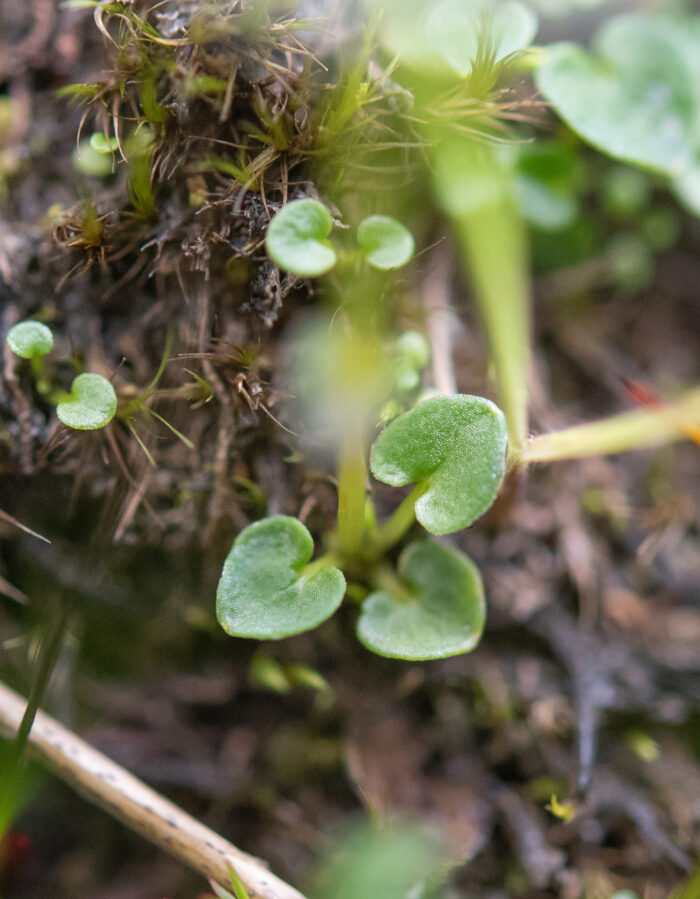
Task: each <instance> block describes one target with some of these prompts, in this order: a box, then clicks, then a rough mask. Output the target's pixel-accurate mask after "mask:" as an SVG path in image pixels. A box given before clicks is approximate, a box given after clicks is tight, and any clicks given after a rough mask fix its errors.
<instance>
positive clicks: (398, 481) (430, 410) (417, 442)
mask: <svg viewBox="0 0 700 899" xmlns="http://www.w3.org/2000/svg"><path fill="white" fill-rule="evenodd" d="M506 444H507V433H506V425H505V419H504V417H503V413H502V412H501V410H500V409H499V408H498V407H497V406H495V405H494V404H493V403H492V402H490V401H489V400H487V399H484V398H483V397H479V396H468V395H464V394H460V395H456V396H436V397H433V398H432V399H427V400H425V401H424V402H422V403H420V404H419V405H417V406H415V407H414V408H413V409H411V410H410V411H409V412H405V413H404V414H403V415H400V416H399V417H398V418H397V419H395V420H394V421H392V422H391V424H390V425H389V426H388V427H387V428H385V430H384V431H382V433H381V434H380V435H379V437H378V438H377V439H376V440H375V442H374V445H373V446H372V450H371V453H370V467H371V469H372V474H373V475H374V476H375V477H376V478H377V480H379V481H382V482H383V483H385V484H390V485H391V486H392V487H403V486H405V485H406V484H416V490H415V491H414V492H415V493H416V495H417V499H416V501H415V514H416V518H417V519H418V521H419V522H420V523H421V524H422V525H423V527H424V528H425V529H426V530H428V531H430V532H431V533H432V534H450V533H452V532H453V531H459V530H461V529H462V528H466V527H468V526H469V525H470V524H472V522H474V521H475V520H476V519H477V518H478V517H479V516H480V515H483V513H484V512H485V511H486V510H487V509H488V508H489V506H491V505H492V503H493V501H494V500H495V498H496V495H497V493H498V489H499V487H500V485H501V481H502V480H503V476H504V473H505V453H506Z"/></svg>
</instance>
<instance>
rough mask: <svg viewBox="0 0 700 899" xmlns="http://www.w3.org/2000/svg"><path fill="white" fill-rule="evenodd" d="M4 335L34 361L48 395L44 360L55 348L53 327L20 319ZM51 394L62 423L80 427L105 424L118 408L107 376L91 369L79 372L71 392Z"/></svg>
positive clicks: (39, 387) (36, 374)
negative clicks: (56, 395)
mask: <svg viewBox="0 0 700 899" xmlns="http://www.w3.org/2000/svg"><path fill="white" fill-rule="evenodd" d="M5 339H6V342H7V345H8V346H9V348H10V349H11V350H12V352H13V353H15V355H17V356H19V357H20V358H22V359H29V361H30V362H31V364H32V372H33V373H34V377H35V379H36V387H37V390H38V391H39V392H40V393H42V394H45V395H50V394H52V390H51V382H50V381H49V379H48V378H47V377H46V373H45V370H44V361H43V357H44V356H46V355H48V353H50V352H51V350H52V348H53V333H52V331H51V329H50V328H49V327H47V325H44V324H42V323H41V322H35V321H24V322H19V323H18V324H16V325H15V326H14V327H12V328H10V330H9V332H8V334H7V337H6V338H5ZM49 398H50V400H51V402H55V403H57V405H56V414H57V415H58V417H59V419H60V420H61V421H62V422H63V424H64V425H67V426H68V427H69V428H75V429H76V430H78V431H93V430H96V429H97V428H104V427H105V425H107V424H109V422H110V421H111V420H112V419H113V418H114V415H115V413H116V411H117V395H116V393H115V392H114V387H112V385H111V383H110V382H109V381H108V380H107V378H103V377H102V375H98V374H94V373H92V372H84V373H83V374H81V375H78V377H77V378H75V379H74V381H73V384H72V385H71V390H70V393H68V394H66V393H61V394H59V395H58V397H57V398H54V397H53V396H50V397H49Z"/></svg>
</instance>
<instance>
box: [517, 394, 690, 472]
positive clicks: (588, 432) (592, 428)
mask: <svg viewBox="0 0 700 899" xmlns="http://www.w3.org/2000/svg"><path fill="white" fill-rule="evenodd" d="M697 422H700V388H695V389H694V390H691V391H689V392H688V393H686V394H684V395H683V396H682V397H680V398H679V399H677V400H676V401H675V402H673V403H669V404H668V405H666V406H662V407H660V408H658V409H656V408H655V409H639V410H637V411H634V412H623V413H622V414H621V415H613V416H611V417H610V418H603V419H601V420H600V421H593V422H589V423H588V424H582V425H575V426H574V427H572V428H566V430H564V431H558V432H556V433H554V434H541V435H540V436H539V437H532V438H530V440H528V441H527V443H526V444H525V446H524V447H523V451H522V454H521V456H520V460H522V461H523V462H525V463H527V462H554V461H557V460H560V459H581V458H584V457H586V456H601V455H607V454H609V453H624V452H629V451H630V450H638V449H643V448H644V447H652V446H661V445H662V444H665V443H672V442H674V441H676V440H682V439H683V437H688V438H690V439H697V438H698V436H700V428H698V425H697Z"/></svg>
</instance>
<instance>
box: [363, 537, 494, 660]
mask: <svg viewBox="0 0 700 899" xmlns="http://www.w3.org/2000/svg"><path fill="white" fill-rule="evenodd" d="M398 573H399V577H400V578H401V582H402V583H401V585H400V588H399V589H395V590H394V591H392V592H385V591H384V590H380V591H379V592H377V593H371V594H370V595H369V596H368V597H367V598H366V599H365V601H364V602H363V603H362V611H361V614H360V618H359V620H358V622H357V637H358V639H359V640H360V642H361V643H363V644H364V645H365V646H366V647H367V649H371V650H372V652H376V653H378V654H379V655H382V656H389V657H390V658H395V659H444V658H446V657H447V656H455V655H459V654H460V653H463V652H469V651H470V650H471V649H474V647H475V646H476V644H477V643H478V642H479V638H480V637H481V632H482V630H483V628H484V619H485V616H486V611H485V604H484V588H483V585H482V582H481V576H480V574H479V572H478V570H477V568H476V566H475V565H474V564H473V562H471V560H470V559H468V558H467V556H465V555H464V553H461V552H459V550H456V549H451V548H448V547H446V546H441V545H440V544H438V543H432V542H431V541H429V540H421V541H418V542H416V543H411V544H410V545H409V546H407V547H406V549H405V550H404V551H403V552H402V553H401V557H400V559H399V566H398ZM389 589H391V588H389Z"/></svg>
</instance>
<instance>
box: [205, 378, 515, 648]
mask: <svg viewBox="0 0 700 899" xmlns="http://www.w3.org/2000/svg"><path fill="white" fill-rule="evenodd" d="M505 451H506V426H505V421H504V418H503V414H502V413H501V412H500V410H499V409H498V408H497V407H496V406H494V405H493V403H491V402H490V401H489V400H485V399H482V398H481V397H474V396H463V395H460V396H452V397H444V396H441V397H433V398H431V399H429V400H426V401H424V402H423V403H420V404H419V405H418V406H416V407H415V408H414V409H412V410H411V411H409V412H406V413H404V414H403V415H400V416H399V417H398V418H397V419H395V421H394V422H393V423H392V424H391V425H389V426H388V427H387V428H386V429H385V430H384V431H383V432H382V433H381V434H380V435H379V437H378V438H377V440H376V441H375V443H374V445H373V447H372V450H371V453H370V461H371V467H372V471H373V473H374V474H375V476H376V477H377V478H378V479H379V480H382V481H384V483H388V484H392V485H394V486H403V485H406V484H410V483H414V484H416V487H415V488H414V490H413V492H412V493H411V494H410V495H409V497H407V498H406V499H405V500H404V501H403V502H402V503H401V504H400V505H399V506H398V508H397V510H396V512H395V513H394V515H393V516H392V517H391V518H390V519H389V520H388V521H387V522H386V523H384V524H382V525H380V526H377V525H376V524H375V514H374V510H373V509H372V508H371V505H370V507H369V508H368V509H365V510H364V511H363V503H364V478H360V479H359V481H354V480H353V475H352V473H350V474H346V471H350V470H352V471H354V470H355V469H357V470H359V471H360V472H363V471H364V464H363V461H362V460H361V459H360V460H358V461H357V463H356V464H354V465H352V466H349V467H348V468H347V469H346V467H345V465H344V464H341V466H340V483H339V495H340V497H341V509H339V529H338V534H337V537H331V538H330V539H329V545H330V546H331V547H333V552H332V553H331V554H329V555H326V556H321V557H320V558H318V559H316V560H315V561H313V562H311V563H310V564H309V560H310V559H311V556H312V553H313V541H312V538H311V535H310V534H309V532H308V531H307V530H306V528H305V527H304V526H303V525H302V524H301V523H300V522H299V521H297V520H296V519H295V518H288V517H285V516H275V517H272V518H267V519H263V520H262V521H259V522H257V523H256V524H252V525H250V526H249V527H247V528H246V529H245V530H244V531H243V532H242V533H241V534H240V535H239V536H238V538H237V539H236V541H235V543H234V545H233V548H232V549H231V552H230V553H229V555H228V558H227V559H226V562H225V564H224V569H223V572H222V575H221V580H220V581H219V587H218V591H217V617H218V619H219V622H220V624H221V625H222V627H223V628H224V630H225V631H226V632H227V633H229V634H231V635H232V636H237V637H255V638H257V639H280V638H282V637H286V636H290V635H291V634H297V633H301V632H302V631H306V630H309V629H310V628H313V627H316V626H317V625H318V624H320V623H321V622H323V621H325V620H326V619H327V618H329V617H330V616H331V615H332V614H333V613H334V612H335V610H336V609H337V608H338V606H339V605H340V603H341V601H342V599H343V596H344V594H345V588H346V584H345V578H344V576H343V574H342V573H341V571H340V568H343V569H344V570H345V571H346V572H348V573H349V574H350V575H351V576H352V577H354V578H355V579H359V580H361V581H363V583H364V584H366V585H367V586H366V587H365V589H364V590H363V589H362V586H361V585H360V584H354V585H351V590H350V591H349V592H350V593H351V594H352V595H353V596H354V597H357V596H358V592H359V596H360V599H361V602H362V605H361V612H360V617H359V620H358V624H357V634H358V638H359V639H360V641H361V642H362V643H363V644H364V645H365V646H366V647H367V648H368V649H370V650H372V651H373V652H376V653H378V654H379V655H384V656H389V657H393V658H403V659H438V658H445V657H447V656H452V655H457V654H459V653H463V652H468V651H469V650H471V649H473V648H474V646H475V645H476V644H477V642H478V640H479V637H480V635H481V632H482V629H483V626H484V617H485V612H484V594H483V587H482V584H481V578H480V576H479V573H478V571H477V570H476V568H475V566H474V565H473V563H472V562H471V561H470V560H469V559H468V558H467V557H466V556H465V555H464V554H463V553H461V552H459V551H458V550H454V549H449V548H447V547H444V546H441V545H439V544H437V543H433V542H430V541H427V540H424V541H419V542H415V543H412V544H410V545H409V546H408V547H407V548H406V549H404V551H403V553H402V554H401V557H400V560H399V565H398V574H397V575H395V574H394V573H393V572H392V571H391V569H390V568H389V567H388V565H387V563H386V562H385V561H384V556H385V553H386V552H387V550H389V549H390V548H391V547H392V546H394V545H395V544H396V543H398V542H399V541H400V540H401V539H402V538H403V536H404V534H405V533H406V532H407V531H408V529H409V528H410V527H411V525H412V524H413V523H414V521H415V520H416V518H417V519H418V521H420V522H421V524H423V525H424V527H426V528H427V529H428V530H430V531H432V532H433V533H436V534H446V533H449V532H452V531H456V530H459V529H460V528H463V527H466V526H467V525H469V524H471V523H472V522H473V521H474V520H475V519H476V518H477V517H478V516H479V515H481V514H482V513H483V512H484V511H486V509H487V508H488V507H489V506H490V505H491V503H492V502H493V501H494V499H495V498H496V493H497V491H498V488H499V486H500V483H501V480H502V478H503V474H504V470H505ZM342 459H343V456H342V454H341V462H342ZM346 477H347V478H348V480H349V483H350V488H351V490H355V491H359V494H358V497H359V500H360V502H359V503H354V502H349V503H348V507H352V508H353V509H356V510H357V514H358V515H359V521H358V522H355V521H352V522H350V523H349V524H350V525H351V527H349V531H351V532H352V535H353V539H352V540H347V539H346V540H343V530H342V527H341V523H342V514H343V512H342V497H343V496H344V495H346V493H347V491H348V483H344V479H345V478H346ZM345 514H346V516H347V514H348V512H347V509H346V511H345ZM347 524H348V523H347V522H346V526H347ZM368 594H369V595H368ZM362 596H364V597H365V598H364V599H362Z"/></svg>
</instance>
